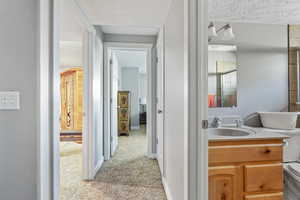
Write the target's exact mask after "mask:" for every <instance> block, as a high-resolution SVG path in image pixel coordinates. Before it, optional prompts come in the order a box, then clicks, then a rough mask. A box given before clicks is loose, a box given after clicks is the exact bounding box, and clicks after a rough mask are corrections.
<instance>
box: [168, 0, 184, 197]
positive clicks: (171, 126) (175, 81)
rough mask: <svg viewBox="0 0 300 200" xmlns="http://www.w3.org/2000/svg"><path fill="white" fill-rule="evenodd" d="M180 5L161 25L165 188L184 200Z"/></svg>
mask: <svg viewBox="0 0 300 200" xmlns="http://www.w3.org/2000/svg"><path fill="white" fill-rule="evenodd" d="M183 3H184V1H182V0H174V1H173V3H172V5H171V7H170V13H169V15H168V18H167V20H166V23H165V87H166V90H165V162H166V163H165V166H166V169H165V170H166V177H165V185H166V187H167V191H169V192H170V193H169V194H170V195H172V196H171V197H169V198H170V199H172V200H182V199H184V115H183V113H184V5H183Z"/></svg>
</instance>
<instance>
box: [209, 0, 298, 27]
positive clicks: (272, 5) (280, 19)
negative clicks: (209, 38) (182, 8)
mask: <svg viewBox="0 0 300 200" xmlns="http://www.w3.org/2000/svg"><path fill="white" fill-rule="evenodd" d="M208 12H209V18H210V20H211V21H226V22H252V23H264V24H300V0H209V10H208Z"/></svg>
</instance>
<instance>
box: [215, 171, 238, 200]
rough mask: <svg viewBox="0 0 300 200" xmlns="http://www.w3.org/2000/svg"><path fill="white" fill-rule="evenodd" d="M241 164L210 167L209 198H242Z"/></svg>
mask: <svg viewBox="0 0 300 200" xmlns="http://www.w3.org/2000/svg"><path fill="white" fill-rule="evenodd" d="M241 177H242V176H241V168H240V167H239V166H224V167H223V166H222V167H210V168H209V200H241V199H242V189H243V188H242V187H243V184H242V180H241Z"/></svg>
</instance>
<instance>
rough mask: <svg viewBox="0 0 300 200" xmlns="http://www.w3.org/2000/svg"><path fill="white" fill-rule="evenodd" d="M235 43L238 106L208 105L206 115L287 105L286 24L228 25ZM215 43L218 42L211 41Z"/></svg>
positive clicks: (252, 110)
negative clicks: (218, 106)
mask: <svg viewBox="0 0 300 200" xmlns="http://www.w3.org/2000/svg"><path fill="white" fill-rule="evenodd" d="M232 26H233V30H234V33H235V36H236V38H235V40H234V41H232V42H229V43H230V44H234V45H237V64H238V67H237V69H238V91H237V95H238V99H237V100H238V102H237V104H238V106H237V108H210V109H209V115H210V116H222V115H240V116H242V117H245V116H247V115H248V114H250V113H252V112H256V111H282V110H285V109H286V108H287V106H288V54H287V27H286V26H284V25H263V24H240V23H238V24H232ZM215 43H218V42H215Z"/></svg>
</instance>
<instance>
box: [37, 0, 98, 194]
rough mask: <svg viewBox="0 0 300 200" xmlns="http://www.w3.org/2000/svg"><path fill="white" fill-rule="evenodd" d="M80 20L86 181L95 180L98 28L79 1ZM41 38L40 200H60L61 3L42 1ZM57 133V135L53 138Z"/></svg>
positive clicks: (39, 67)
mask: <svg viewBox="0 0 300 200" xmlns="http://www.w3.org/2000/svg"><path fill="white" fill-rule="evenodd" d="M73 3H74V6H75V7H76V10H77V12H76V16H74V17H76V18H77V19H78V21H79V22H80V24H81V25H82V27H84V28H83V29H84V30H85V31H84V32H85V34H84V35H85V36H84V42H83V43H84V45H83V47H84V64H85V65H86V66H85V67H84V90H85V91H84V101H85V103H84V106H85V113H84V122H83V123H84V124H86V126H85V128H84V129H83V133H82V134H83V158H84V160H83V163H84V164H83V165H84V167H83V169H84V170H83V179H84V180H90V179H93V176H94V171H95V169H94V167H93V163H94V162H93V161H94V153H95V152H94V148H93V143H92V141H93V137H92V136H93V135H92V132H91V131H92V130H93V124H92V123H91V120H92V117H93V115H92V112H91V111H92V109H93V105H92V103H93V101H92V98H89V97H90V96H91V95H92V94H91V92H92V88H93V85H92V83H93V81H92V80H91V79H92V75H93V64H94V55H93V52H94V45H93V44H94V38H95V37H96V30H95V28H94V27H93V26H92V25H91V24H90V23H89V21H88V19H87V18H86V15H85V14H84V13H83V11H82V9H81V8H80V6H79V4H78V2H77V0H73ZM38 6H39V7H38V8H39V16H38V19H39V20H38V23H39V37H38V49H39V51H38V52H39V56H38V66H37V68H38V74H37V76H38V82H37V85H38V97H37V98H38V108H37V109H38V122H37V132H38V133H40V134H38V140H37V142H38V144H37V146H38V149H37V151H38V158H37V160H38V162H37V169H38V170H37V187H38V188H37V199H39V200H59V194H60V152H59V143H60V120H59V118H60V95H58V94H60V84H59V83H60V69H59V52H60V51H59V43H60V37H59V34H60V29H59V25H60V0H39V5H38ZM90 94H91V95H90ZM53 133H54V134H53Z"/></svg>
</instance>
